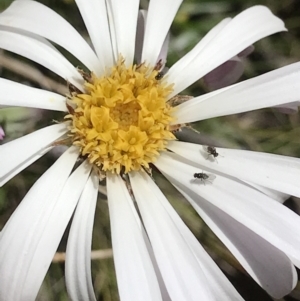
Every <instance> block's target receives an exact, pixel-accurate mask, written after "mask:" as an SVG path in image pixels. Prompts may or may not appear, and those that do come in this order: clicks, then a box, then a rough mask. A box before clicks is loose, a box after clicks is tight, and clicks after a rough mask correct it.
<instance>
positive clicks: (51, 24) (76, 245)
mask: <svg viewBox="0 0 300 301" xmlns="http://www.w3.org/2000/svg"><path fill="white" fill-rule="evenodd" d="M181 2H182V1H181V0H151V1H150V3H149V9H148V13H147V16H146V15H144V16H146V17H145V18H144V20H145V24H144V35H143V34H142V36H143V47H140V48H139V47H137V49H140V50H138V53H136V57H137V58H138V57H140V58H141V59H140V61H139V62H138V64H137V65H135V64H134V56H135V41H136V28H137V20H138V13H139V1H138V0H126V1H116V0H107V1H104V0H89V1H84V0H76V3H77V5H78V7H79V9H80V12H81V15H82V17H83V19H84V22H85V25H86V27H87V29H88V32H89V35H90V38H91V41H92V44H93V49H94V50H93V49H92V48H91V47H90V46H89V45H88V44H87V43H86V42H85V41H84V39H83V38H82V37H81V36H80V35H79V34H78V33H77V32H76V30H75V29H74V28H73V27H72V26H71V25H70V24H69V23H67V22H66V21H65V20H64V19H63V18H62V17H60V16H59V15H58V14H57V13H55V12H54V11H52V10H51V9H49V8H47V7H46V6H44V5H42V4H40V3H38V2H34V1H31V0H16V1H14V2H13V3H12V5H11V6H10V7H9V8H8V9H7V10H6V11H4V12H3V13H2V14H1V15H0V47H1V48H3V49H6V50H9V51H12V52H15V53H17V54H19V55H22V56H25V57H27V58H29V59H31V60H33V61H35V62H37V63H39V64H41V65H43V66H44V67H46V68H48V69H50V70H51V71H53V72H55V73H56V74H58V75H59V76H61V77H62V78H64V79H66V80H67V82H68V83H69V88H70V95H69V96H68V97H67V99H66V97H65V96H64V95H59V94H56V93H52V92H48V91H43V90H40V89H35V88H31V87H27V86H24V85H21V84H18V83H15V82H12V81H9V80H7V79H3V78H2V79H0V87H1V95H0V105H5V106H24V107H35V108H41V109H46V110H54V111H62V112H65V114H66V117H65V120H64V121H62V122H61V123H58V124H55V125H49V126H48V127H46V128H43V129H40V130H37V131H36V132H34V133H31V134H29V135H26V136H24V137H21V138H19V139H16V140H14V141H11V142H9V143H6V144H4V145H2V146H0V158H1V162H0V183H1V185H4V184H5V183H6V182H7V181H8V180H9V179H11V178H12V177H13V176H14V175H16V174H17V173H19V172H20V171H22V170H23V169H24V168H26V167H27V166H28V165H30V164H31V163H32V162H34V161H35V160H37V159H38V158H40V157H41V156H43V155H44V154H45V153H47V152H48V151H49V150H50V149H52V148H54V147H55V146H56V145H57V144H61V143H65V144H67V145H70V147H69V148H68V149H67V150H66V152H65V153H64V154H63V155H62V156H61V157H60V158H59V159H58V160H57V161H56V162H55V163H54V164H53V166H52V167H50V168H49V170H48V171H46V172H45V173H44V175H42V176H41V178H40V179H39V180H38V181H37V182H36V183H35V185H34V186H33V187H32V188H31V189H30V191H29V192H28V194H27V195H26V196H25V198H24V199H23V201H22V202H21V204H20V205H19V207H18V208H17V209H16V211H15V212H14V214H13V215H12V216H11V218H10V219H9V220H8V222H7V224H6V225H5V227H4V228H3V230H2V232H1V236H0V283H1V285H0V300H14V301H18V300H20V301H21V300H22V301H24V300H26V301H27V300H34V299H35V298H36V296H37V293H38V290H39V288H40V286H41V283H42V281H43V279H44V277H45V274H46V272H47V270H48V268H49V265H50V263H51V260H52V258H53V256H54V254H55V252H56V249H57V247H58V244H59V242H60V240H61V237H62V235H63V233H64V231H65V229H66V226H67V224H68V222H69V221H70V219H71V217H72V215H73V214H74V218H73V220H72V226H71V230H70V234H69V239H68V246H67V251H66V284H67V290H68V293H69V295H70V297H71V299H72V300H96V297H95V295H94V291H93V286H92V279H91V267H90V265H91V263H90V252H91V239H92V225H93V217H94V212H95V205H96V199H97V192H98V182H99V179H100V180H102V179H103V178H104V177H106V182H107V197H108V205H109V211H110V219H111V231H112V244H113V252H114V261H115V267H116V274H117V281H118V287H119V294H120V298H121V299H122V300H128V301H132V300H154V301H157V300H173V301H177V300H178V301H179V300H180V301H182V300H188V301H191V300H207V301H212V300H225V301H226V300H228V301H232V300H243V299H242V297H241V296H240V295H239V294H238V293H237V291H236V290H235V289H234V287H233V286H232V285H231V284H230V282H229V281H228V280H227V279H226V277H225V276H224V275H223V273H222V272H221V271H220V270H219V269H218V267H217V266H216V264H215V263H214V262H213V260H212V259H211V258H210V257H209V256H208V254H207V253H206V252H205V251H204V249H203V248H202V246H201V245H200V244H199V243H198V241H197V240H196V238H195V237H194V236H193V235H192V233H191V231H190V230H189V229H188V228H187V227H186V226H185V224H184V223H183V222H182V220H181V219H180V218H179V216H178V215H177V213H176V212H175V211H174V209H173V208H172V207H171V205H170V204H169V202H168V201H167V199H166V197H165V196H164V195H163V194H162V192H161V191H160V189H159V188H158V187H157V185H156V184H155V182H154V181H153V179H152V178H151V176H150V175H149V174H148V173H149V172H150V171H151V168H152V166H155V167H156V168H157V169H158V170H159V171H160V172H161V173H162V174H164V175H165V177H166V178H167V179H168V180H169V181H170V182H171V183H172V184H173V185H174V186H175V187H176V188H177V189H178V190H179V191H180V192H182V194H183V195H184V196H185V197H186V199H187V200H188V201H189V202H190V203H191V205H192V206H193V207H194V208H195V210H196V211H197V212H198V213H199V215H200V216H201V217H202V218H203V220H204V221H205V222H206V223H207V224H208V225H209V226H210V227H211V228H212V230H213V231H214V232H215V233H216V235H217V236H218V237H219V238H220V240H221V241H222V242H223V243H224V244H225V245H226V246H227V248H228V249H229V250H230V251H231V252H232V254H233V255H234V256H235V257H236V258H237V259H238V260H239V262H240V263H241V264H242V266H243V267H244V269H245V270H246V271H247V272H248V273H249V274H250V275H251V276H252V277H253V279H255V280H256V281H257V283H259V285H261V286H262V287H263V288H264V289H265V290H266V291H267V292H268V293H269V294H270V295H271V296H273V297H275V298H280V297H282V296H284V295H286V294H288V293H289V292H290V291H291V290H292V289H293V288H294V286H295V284H296V281H297V276H296V272H295V268H294V265H296V266H299V262H300V253H299V249H300V237H299V229H300V218H299V217H298V216H297V215H296V214H294V213H293V212H292V211H290V210H289V209H287V208H286V207H284V206H283V205H282V204H281V203H282V201H283V200H284V199H285V198H286V195H294V196H298V197H299V196H300V187H299V178H300V160H298V159H296V158H290V157H284V156H277V155H271V154H265V153H257V152H250V151H241V150H230V149H221V148H213V147H210V148H208V147H202V146H201V145H198V144H191V143H184V142H179V141H176V140H175V137H174V131H176V130H179V129H180V128H182V127H183V126H184V125H185V124H186V123H190V122H194V121H198V120H203V119H207V118H212V117H217V116H223V115H228V114H236V113H241V112H246V111H250V110H255V109H260V108H265V107H271V106H277V105H281V106H282V105H285V104H290V103H293V102H296V101H298V100H299V95H300V86H299V84H298V83H299V80H300V64H293V65H290V66H287V67H284V68H281V69H278V70H276V71H274V72H271V73H268V74H265V75H262V76H260V77H257V78H254V79H251V80H247V81H244V82H241V83H239V84H236V85H234V86H231V87H227V88H223V89H220V90H217V91H214V92H211V93H209V94H206V95H203V96H199V97H195V98H193V99H190V100H188V101H185V102H182V100H183V98H181V97H180V96H177V95H178V93H180V92H181V91H183V90H184V89H185V88H186V87H188V86H189V85H191V84H192V83H194V82H195V81H197V80H198V79H199V78H201V77H203V76H205V75H206V74H208V73H209V72H210V71H212V70H214V69H215V68H217V67H218V66H220V65H222V64H223V63H225V62H226V61H228V60H230V59H231V58H233V57H235V56H236V55H238V54H239V53H241V52H242V51H243V50H244V49H247V48H248V47H249V46H250V45H252V44H253V43H255V42H256V41H257V40H259V39H261V38H263V37H265V36H268V35H271V34H273V33H276V32H279V31H284V30H285V27H284V24H283V22H282V21H281V20H279V19H278V18H276V17H275V16H273V15H272V13H271V12H270V11H269V10H268V9H267V8H266V7H263V6H255V7H252V8H249V9H247V10H246V11H244V12H242V13H241V14H239V15H238V16H236V17H235V18H233V19H230V18H228V19H225V20H223V21H222V22H220V23H219V24H218V25H217V26H215V27H214V28H213V29H212V30H211V31H210V32H209V33H208V34H207V35H206V36H205V37H204V38H203V39H202V40H201V41H200V42H199V43H198V44H197V45H196V46H195V47H194V48H193V49H192V50H191V51H190V52H189V53H188V54H187V55H186V56H184V57H183V58H182V59H180V60H179V61H178V62H177V63H176V64H175V65H173V66H172V67H171V68H170V69H169V71H168V72H167V74H166V75H164V76H162V74H161V73H160V71H161V68H162V65H163V64H164V62H163V61H161V60H160V59H159V58H160V55H162V57H163V54H161V53H163V52H164V51H165V48H164V46H163V45H164V42H165V40H166V36H167V34H168V31H169V28H170V26H171V23H172V21H173V19H174V16H175V14H176V12H177V10H178V8H179V6H180V4H181ZM166 12H168V13H167V14H166ZM142 32H143V31H142ZM49 41H51V42H53V43H55V44H58V45H60V46H61V47H63V48H65V49H66V50H68V51H69V52H70V53H72V54H73V55H74V56H75V57H76V58H77V59H78V60H79V61H81V62H82V64H83V66H85V67H86V68H88V69H89V71H90V72H88V73H84V72H82V71H79V70H78V69H76V68H75V67H73V66H72V65H71V64H70V63H69V61H67V60H66V59H65V58H64V57H63V56H62V54H61V53H60V52H59V51H58V50H57V49H56V48H55V47H54V46H53V45H52V44H51V43H50V42H49ZM178 103H180V104H179V105H177V106H176V108H175V109H174V108H172V106H173V105H176V104H178ZM217 156H218V162H216V160H215V159H216V157H217ZM78 158H79V159H80V160H81V162H82V163H81V165H80V166H79V167H78V168H76V169H75V170H73V169H74V166H75V163H76V161H77V160H78ZM134 203H135V204H136V206H135V204H134ZM137 208H138V209H137ZM137 210H138V211H139V212H137Z"/></svg>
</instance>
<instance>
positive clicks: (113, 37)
mask: <svg viewBox="0 0 300 301" xmlns="http://www.w3.org/2000/svg"><path fill="white" fill-rule="evenodd" d="M106 9H107V16H108V25H109V31H110V38H111V45H112V50H113V57H114V60H115V61H116V60H117V59H118V56H119V53H118V47H117V38H116V28H115V27H116V26H115V21H114V17H113V12H112V5H111V1H110V0H106Z"/></svg>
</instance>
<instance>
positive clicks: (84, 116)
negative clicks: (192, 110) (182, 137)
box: [65, 59, 175, 173]
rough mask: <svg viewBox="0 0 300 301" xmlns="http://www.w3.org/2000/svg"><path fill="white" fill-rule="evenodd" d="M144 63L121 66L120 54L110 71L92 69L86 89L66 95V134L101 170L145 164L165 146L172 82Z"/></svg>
mask: <svg viewBox="0 0 300 301" xmlns="http://www.w3.org/2000/svg"><path fill="white" fill-rule="evenodd" d="M157 75H158V71H157V70H155V68H153V67H152V68H151V67H149V66H146V65H145V64H140V65H133V66H130V67H129V68H128V67H126V66H125V64H124V61H123V60H122V59H119V60H118V63H117V64H116V66H114V67H113V68H112V69H111V71H110V72H108V74H106V75H104V76H102V77H99V78H98V77H96V76H95V75H94V74H91V75H90V78H88V79H87V81H86V83H85V94H79V93H74V92H73V93H72V96H71V97H70V98H69V99H68V106H70V107H72V108H74V109H72V110H69V112H70V114H69V115H67V116H66V117H65V118H66V119H69V120H71V126H70V136H71V138H72V140H73V144H74V145H77V146H79V148H80V152H81V154H82V156H85V157H87V158H88V159H89V161H90V163H92V164H94V165H95V166H97V167H98V168H99V169H100V170H101V171H112V172H115V173H120V172H125V173H127V172H129V171H132V170H140V169H141V168H143V167H144V168H149V164H150V163H153V162H154V161H155V160H156V159H157V157H158V156H159V152H161V151H164V150H165V148H166V145H167V141H168V140H173V139H175V137H174V135H173V134H172V132H171V131H170V122H171V121H173V119H174V118H173V117H172V107H171V106H170V105H169V104H168V103H167V101H166V99H167V96H168V95H169V94H170V93H171V92H172V85H170V84H168V83H167V82H166V80H165V79H164V78H163V79H161V78H159V79H157V78H158V77H157Z"/></svg>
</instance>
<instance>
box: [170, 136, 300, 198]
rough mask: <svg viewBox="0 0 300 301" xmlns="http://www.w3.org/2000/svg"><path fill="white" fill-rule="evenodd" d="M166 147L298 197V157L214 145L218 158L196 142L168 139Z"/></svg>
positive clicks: (197, 160)
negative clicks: (210, 155) (216, 159)
mask: <svg viewBox="0 0 300 301" xmlns="http://www.w3.org/2000/svg"><path fill="white" fill-rule="evenodd" d="M168 148H169V149H170V150H172V151H173V152H175V153H177V154H179V155H181V156H182V157H184V158H188V159H189V160H190V161H192V162H194V163H196V164H200V165H201V166H205V167H207V168H209V169H211V170H214V171H216V172H221V173H224V174H227V175H230V176H234V177H236V178H238V179H241V180H244V181H248V182H251V183H254V184H258V185H260V186H265V187H267V188H271V189H274V190H277V191H280V192H283V193H286V194H289V195H295V196H298V197H300V186H299V181H300V159H298V158H292V157H287V156H279V155H273V154H267V153H261V152H252V151H246V150H238V149H226V148H219V147H218V148H216V151H217V152H218V154H219V156H218V162H216V161H214V160H209V159H207V157H208V154H207V153H206V152H204V150H203V147H202V146H201V145H200V144H193V143H185V142H178V141H172V142H170V143H169V144H168Z"/></svg>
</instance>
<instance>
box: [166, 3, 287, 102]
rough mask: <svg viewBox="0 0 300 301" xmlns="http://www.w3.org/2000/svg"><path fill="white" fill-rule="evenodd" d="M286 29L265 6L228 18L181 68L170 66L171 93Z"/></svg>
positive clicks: (178, 90) (255, 7)
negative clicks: (221, 27)
mask: <svg viewBox="0 0 300 301" xmlns="http://www.w3.org/2000/svg"><path fill="white" fill-rule="evenodd" d="M284 30H286V29H285V27H284V24H283V22H282V21H281V20H280V19H278V18H277V17H275V16H274V15H273V14H272V13H271V12H270V10H269V9H268V8H266V7H264V6H254V7H251V8H249V9H247V10H245V11H244V12H242V13H241V14H239V15H238V16H236V17H235V18H233V19H232V20H231V22H229V24H227V26H225V27H224V28H223V29H222V30H221V31H220V32H219V33H218V34H217V35H216V36H214V38H213V39H211V41H210V42H209V43H208V44H207V45H206V47H204V48H203V49H202V50H201V52H198V55H197V56H196V57H194V59H193V60H192V61H191V62H190V63H189V64H188V65H187V66H186V67H185V68H184V69H183V70H182V69H179V70H176V69H175V68H174V69H173V67H172V68H170V70H169V72H168V75H169V82H170V83H174V84H175V86H174V91H173V93H172V94H171V95H170V97H172V96H174V95H176V94H178V93H179V92H181V91H182V90H184V89H185V88H187V87H188V86H190V85H191V84H192V83H194V82H195V81H196V80H198V79H199V78H201V77H203V76H204V75H205V74H207V73H208V72H210V71H212V70H213V69H215V68H216V67H218V66H220V65H221V64H223V63H225V62H226V61H228V60H229V59H230V58H232V57H234V56H235V55H237V54H238V53H240V52H241V51H243V50H244V49H245V48H247V47H248V46H250V45H252V44H253V43H255V42H256V41H258V40H260V39H262V38H264V37H266V36H268V35H271V34H274V33H276V32H279V31H284Z"/></svg>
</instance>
